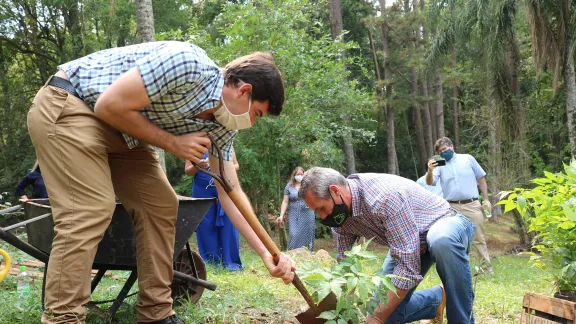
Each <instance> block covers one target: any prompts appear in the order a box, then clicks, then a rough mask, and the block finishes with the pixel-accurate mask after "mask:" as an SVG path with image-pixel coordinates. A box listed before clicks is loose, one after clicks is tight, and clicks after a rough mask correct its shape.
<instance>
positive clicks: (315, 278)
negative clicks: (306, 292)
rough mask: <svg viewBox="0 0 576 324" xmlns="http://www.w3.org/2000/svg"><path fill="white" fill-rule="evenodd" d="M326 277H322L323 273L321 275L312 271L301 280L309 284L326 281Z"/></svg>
mask: <svg viewBox="0 0 576 324" xmlns="http://www.w3.org/2000/svg"><path fill="white" fill-rule="evenodd" d="M326 279H327V278H326V277H324V275H322V274H321V273H312V274H310V275H308V276H305V277H303V278H302V280H304V281H305V282H306V283H309V284H311V285H314V284H315V283H318V282H324V281H326Z"/></svg>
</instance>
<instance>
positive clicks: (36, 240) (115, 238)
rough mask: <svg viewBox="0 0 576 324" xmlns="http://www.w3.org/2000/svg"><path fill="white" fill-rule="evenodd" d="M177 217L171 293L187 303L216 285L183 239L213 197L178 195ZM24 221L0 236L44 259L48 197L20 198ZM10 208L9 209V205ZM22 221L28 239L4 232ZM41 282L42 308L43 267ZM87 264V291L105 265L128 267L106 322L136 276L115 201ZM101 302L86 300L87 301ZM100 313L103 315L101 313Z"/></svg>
mask: <svg viewBox="0 0 576 324" xmlns="http://www.w3.org/2000/svg"><path fill="white" fill-rule="evenodd" d="M178 201H179V208H178V219H177V221H176V240H175V242H174V257H173V260H174V280H173V281H172V298H173V299H174V301H177V300H178V299H179V298H190V301H191V302H192V303H195V302H197V301H198V300H199V299H200V297H201V296H202V292H203V291H204V288H206V289H210V290H215V289H216V285H215V284H214V283H211V282H208V281H206V280H205V279H206V266H205V265H204V262H203V261H202V258H201V257H200V256H199V255H198V254H197V253H195V252H193V251H192V250H191V249H190V245H189V244H188V240H189V239H190V237H191V236H192V234H193V233H194V232H195V231H196V228H197V227H198V225H199V224H200V222H201V221H202V219H203V218H204V216H205V215H206V213H207V212H208V209H210V207H211V206H212V204H213V203H214V202H215V201H216V199H195V198H188V197H182V196H179V197H178ZM23 205H24V215H25V218H26V220H25V221H23V222H20V223H18V224H14V225H11V226H8V227H5V228H0V239H2V240H4V241H6V242H7V243H8V244H10V245H12V246H14V247H16V248H17V249H19V250H21V251H23V252H25V253H26V254H28V255H30V256H32V257H34V258H36V259H38V260H39V261H41V262H44V263H45V265H47V264H48V262H49V260H50V250H51V248H52V239H53V237H54V230H53V228H54V222H53V219H52V214H51V209H50V207H49V205H50V201H49V200H48V199H33V200H32V201H31V202H27V203H24V204H23ZM11 209H14V208H11ZM23 225H26V232H27V236H28V243H26V242H24V241H22V240H20V239H19V238H18V237H16V236H14V235H13V234H11V233H10V232H9V231H10V230H12V229H15V228H18V227H20V226H23ZM46 269H47V267H46V266H45V267H44V278H43V281H42V307H43V308H44V294H45V283H46V271H47V270H46ZM92 269H96V270H98V271H97V273H96V275H95V276H94V278H93V279H92V284H91V288H92V290H91V291H92V292H94V289H95V288H96V286H97V285H98V283H99V282H100V280H101V279H102V277H103V276H104V274H105V273H106V271H107V270H127V271H131V273H130V276H129V277H128V279H127V280H126V282H125V283H124V286H123V287H122V289H121V290H120V293H119V294H118V296H117V297H116V298H115V299H114V300H112V301H104V302H112V306H110V308H109V309H108V314H104V317H105V321H106V322H107V323H108V322H111V321H112V319H113V317H114V315H115V314H116V312H117V311H118V308H119V307H120V305H121V304H122V302H123V301H124V299H125V298H126V297H127V296H128V292H129V291H130V289H131V288H132V286H133V285H134V283H135V282H136V279H137V271H136V240H135V237H134V230H133V225H132V220H131V217H130V215H128V213H127V212H126V210H125V209H124V207H122V204H120V203H119V202H117V203H116V209H115V211H114V215H113V216H112V221H111V222H110V225H109V226H108V229H107V230H106V233H105V234H104V237H103V238H102V241H101V242H100V244H99V245H98V251H97V252H96V257H95V259H94V264H93V265H92ZM101 303H103V302H98V301H91V302H90V304H89V305H87V306H89V307H90V306H93V305H96V304H101ZM101 315H102V314H101Z"/></svg>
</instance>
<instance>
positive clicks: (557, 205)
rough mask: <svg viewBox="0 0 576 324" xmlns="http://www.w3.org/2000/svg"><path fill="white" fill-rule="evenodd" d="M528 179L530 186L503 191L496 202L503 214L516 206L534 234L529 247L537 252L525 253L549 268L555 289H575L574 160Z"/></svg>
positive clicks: (575, 221)
mask: <svg viewBox="0 0 576 324" xmlns="http://www.w3.org/2000/svg"><path fill="white" fill-rule="evenodd" d="M531 182H532V183H534V184H535V186H534V188H532V189H523V188H516V189H514V190H513V191H507V192H503V193H502V196H503V197H504V198H503V199H502V200H501V201H500V202H499V203H498V204H501V205H504V213H506V212H509V211H512V210H514V209H517V210H518V211H519V212H520V214H521V215H522V216H523V217H524V218H525V219H526V222H527V223H528V226H529V227H528V229H529V231H533V232H535V233H536V236H535V238H534V242H533V247H534V248H535V249H537V250H538V251H539V252H541V255H537V254H536V253H533V252H528V254H530V255H531V258H530V260H531V262H533V264H535V265H536V266H538V267H541V268H544V269H549V270H551V271H552V273H553V275H554V277H555V278H556V284H557V286H558V290H559V291H572V290H575V288H576V211H575V210H576V160H574V159H573V160H572V162H571V163H570V164H568V165H564V172H559V173H556V174H554V173H550V172H547V171H545V172H544V177H543V178H536V179H533V180H532V181H531Z"/></svg>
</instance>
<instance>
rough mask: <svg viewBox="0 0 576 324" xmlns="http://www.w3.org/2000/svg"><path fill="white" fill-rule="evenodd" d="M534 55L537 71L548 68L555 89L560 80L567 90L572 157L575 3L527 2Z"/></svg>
mask: <svg viewBox="0 0 576 324" xmlns="http://www.w3.org/2000/svg"><path fill="white" fill-rule="evenodd" d="M525 3H526V7H527V12H528V22H529V23H530V36H531V38H532V56H533V57H534V62H535V64H536V69H537V71H538V72H540V71H542V69H543V68H544V66H547V67H548V68H549V69H550V70H551V72H552V76H553V80H554V88H555V89H556V87H557V84H558V81H559V80H560V77H562V78H563V81H564V88H565V90H566V114H567V116H568V135H569V138H570V148H571V151H572V155H573V156H574V155H576V84H575V77H574V45H575V44H574V41H575V36H576V33H575V28H576V18H575V17H576V8H575V7H576V4H574V2H573V1H571V0H525Z"/></svg>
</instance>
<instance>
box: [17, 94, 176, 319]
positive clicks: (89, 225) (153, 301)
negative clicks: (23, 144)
mask: <svg viewBox="0 0 576 324" xmlns="http://www.w3.org/2000/svg"><path fill="white" fill-rule="evenodd" d="M28 131H29V133H30V136H31V137H32V142H33V143H34V147H35V148H36V153H37V156H38V161H39V163H40V166H41V168H42V175H43V177H44V181H45V183H46V187H47V189H48V194H49V196H50V202H51V204H52V214H53V217H54V235H55V236H54V243H53V244H52V252H51V254H50V260H49V262H48V273H47V278H46V298H45V306H46V309H45V311H44V313H43V315H42V323H50V324H53V323H78V322H80V323H84V322H85V320H86V312H85V310H84V307H83V305H85V304H86V303H87V302H88V301H89V300H90V271H91V268H92V263H93V261H94V256H95V254H96V249H97V247H98V243H99V242H100V240H101V239H102V237H103V235H104V231H105V230H106V229H107V227H108V225H109V223H110V220H111V218H112V213H113V212H114V209H115V205H116V200H115V196H114V195H115V194H116V195H117V196H118V198H119V199H120V201H121V202H122V204H123V206H124V207H125V209H126V211H127V212H128V213H129V214H130V215H131V216H132V218H133V222H134V232H135V233H134V234H135V237H136V240H137V246H136V250H137V259H138V262H137V266H138V288H139V292H138V303H137V305H136V311H137V317H138V321H143V322H151V321H156V320H161V319H164V318H166V317H168V316H170V315H172V314H174V312H173V311H172V298H171V291H170V287H169V285H170V283H171V282H172V276H173V269H172V256H173V254H174V236H175V228H174V224H175V222H176V215H177V213H178V200H177V197H176V194H175V193H174V190H173V189H172V187H171V186H170V183H169V182H168V180H167V178H166V175H165V174H164V172H163V171H162V169H161V168H160V166H159V163H158V160H157V154H156V153H155V151H154V150H153V148H152V147H150V146H149V145H146V144H141V145H139V146H138V147H136V148H134V149H132V150H129V149H128V146H127V145H126V143H125V142H124V140H123V138H122V136H121V134H120V133H119V132H118V131H116V130H114V129H113V128H111V127H110V126H108V125H107V124H105V123H103V122H102V121H100V120H99V119H98V118H96V116H95V115H94V113H93V112H92V110H91V109H90V108H89V107H88V106H87V105H86V104H85V103H84V102H83V101H82V100H80V99H78V98H76V97H74V96H73V95H69V94H68V93H67V92H65V91H64V90H61V89H59V88H56V87H53V86H46V85H45V86H44V87H42V88H41V89H40V91H39V92H38V93H37V94H36V97H35V98H34V102H33V104H32V107H31V108H30V111H29V112H28Z"/></svg>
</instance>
